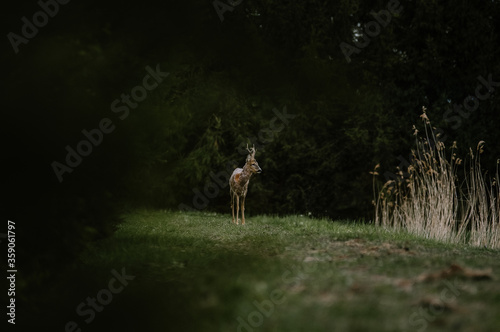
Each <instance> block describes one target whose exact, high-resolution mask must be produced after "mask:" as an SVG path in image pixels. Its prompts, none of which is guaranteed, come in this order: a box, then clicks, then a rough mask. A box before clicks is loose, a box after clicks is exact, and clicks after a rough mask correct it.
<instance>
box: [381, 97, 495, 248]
mask: <svg viewBox="0 0 500 332" xmlns="http://www.w3.org/2000/svg"><path fill="white" fill-rule="evenodd" d="M422 110H423V113H422V115H421V118H422V120H423V122H424V133H425V134H423V135H422V136H418V130H417V129H416V128H415V127H414V130H415V131H414V135H415V136H416V150H412V161H411V164H409V165H408V169H407V172H405V171H406V170H401V169H399V171H398V175H397V176H395V179H392V180H389V181H388V182H386V184H385V185H384V186H383V187H382V190H381V191H380V192H379V193H378V197H377V195H376V197H375V201H376V207H375V215H376V218H375V223H376V224H378V225H382V226H385V227H393V228H396V229H402V228H403V229H405V230H407V231H408V232H410V233H412V234H416V235H419V236H422V237H426V238H433V239H437V240H442V241H448V242H453V243H469V244H472V245H475V246H481V247H482V246H484V247H487V248H495V249H500V185H499V183H500V176H499V165H500V159H499V160H498V162H497V169H496V174H494V175H493V176H488V177H487V176H486V172H484V171H483V170H482V167H481V161H480V156H481V154H482V153H483V147H484V144H485V142H484V141H480V142H479V144H478V145H477V148H476V150H475V151H472V149H470V152H469V155H468V158H466V160H465V161H463V160H461V159H460V158H458V157H457V155H456V152H455V150H456V142H454V143H453V145H452V147H451V157H450V158H449V159H448V158H447V156H446V149H445V144H444V142H443V141H440V139H439V137H438V135H439V134H436V135H435V134H434V129H435V128H434V129H433V127H432V125H431V122H430V121H429V118H428V117H427V114H426V112H425V111H426V110H425V107H424V108H423V109H422ZM461 165H463V166H461ZM377 167H378V165H377ZM377 167H376V168H377ZM462 167H463V170H462V169H461V168H462ZM483 172H484V173H483ZM372 174H374V175H378V173H377V172H376V170H375V171H374V172H372ZM374 179H375V177H374ZM374 183H375V182H374ZM374 188H375V186H374Z"/></svg>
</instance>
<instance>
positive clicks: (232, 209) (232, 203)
mask: <svg viewBox="0 0 500 332" xmlns="http://www.w3.org/2000/svg"><path fill="white" fill-rule="evenodd" d="M231 212H232V214H233V221H232V222H233V224H234V193H233V191H232V190H231Z"/></svg>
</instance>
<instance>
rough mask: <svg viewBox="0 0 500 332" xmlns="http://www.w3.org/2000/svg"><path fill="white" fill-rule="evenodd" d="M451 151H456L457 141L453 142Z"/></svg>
mask: <svg viewBox="0 0 500 332" xmlns="http://www.w3.org/2000/svg"><path fill="white" fill-rule="evenodd" d="M451 148H452V149H457V141H453V145H452V146H451Z"/></svg>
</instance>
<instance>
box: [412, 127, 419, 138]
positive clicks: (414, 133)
mask: <svg viewBox="0 0 500 332" xmlns="http://www.w3.org/2000/svg"><path fill="white" fill-rule="evenodd" d="M412 129H413V136H417V135H418V129H417V127H415V125H413V127H412Z"/></svg>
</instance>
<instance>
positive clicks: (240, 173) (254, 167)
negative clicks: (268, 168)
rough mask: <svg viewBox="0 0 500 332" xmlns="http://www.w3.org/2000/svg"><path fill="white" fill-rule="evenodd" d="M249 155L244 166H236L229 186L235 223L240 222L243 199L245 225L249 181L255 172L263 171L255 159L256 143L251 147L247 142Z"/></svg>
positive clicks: (243, 223)
mask: <svg viewBox="0 0 500 332" xmlns="http://www.w3.org/2000/svg"><path fill="white" fill-rule="evenodd" d="M247 151H248V156H247V160H246V163H245V166H243V168H236V169H235V170H234V171H233V174H232V175H231V177H230V178H229V187H230V195H231V211H232V213H233V221H232V222H233V224H234V223H236V225H238V224H239V220H238V215H239V210H240V200H241V224H242V225H245V197H246V196H247V190H248V183H249V182H250V178H251V177H252V175H253V174H254V173H261V172H262V169H261V168H260V167H259V164H258V163H257V160H255V152H257V150H256V149H255V145H254V146H253V147H252V148H251V149H249V148H248V144H247ZM235 200H236V222H235V221H234V201H235Z"/></svg>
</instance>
